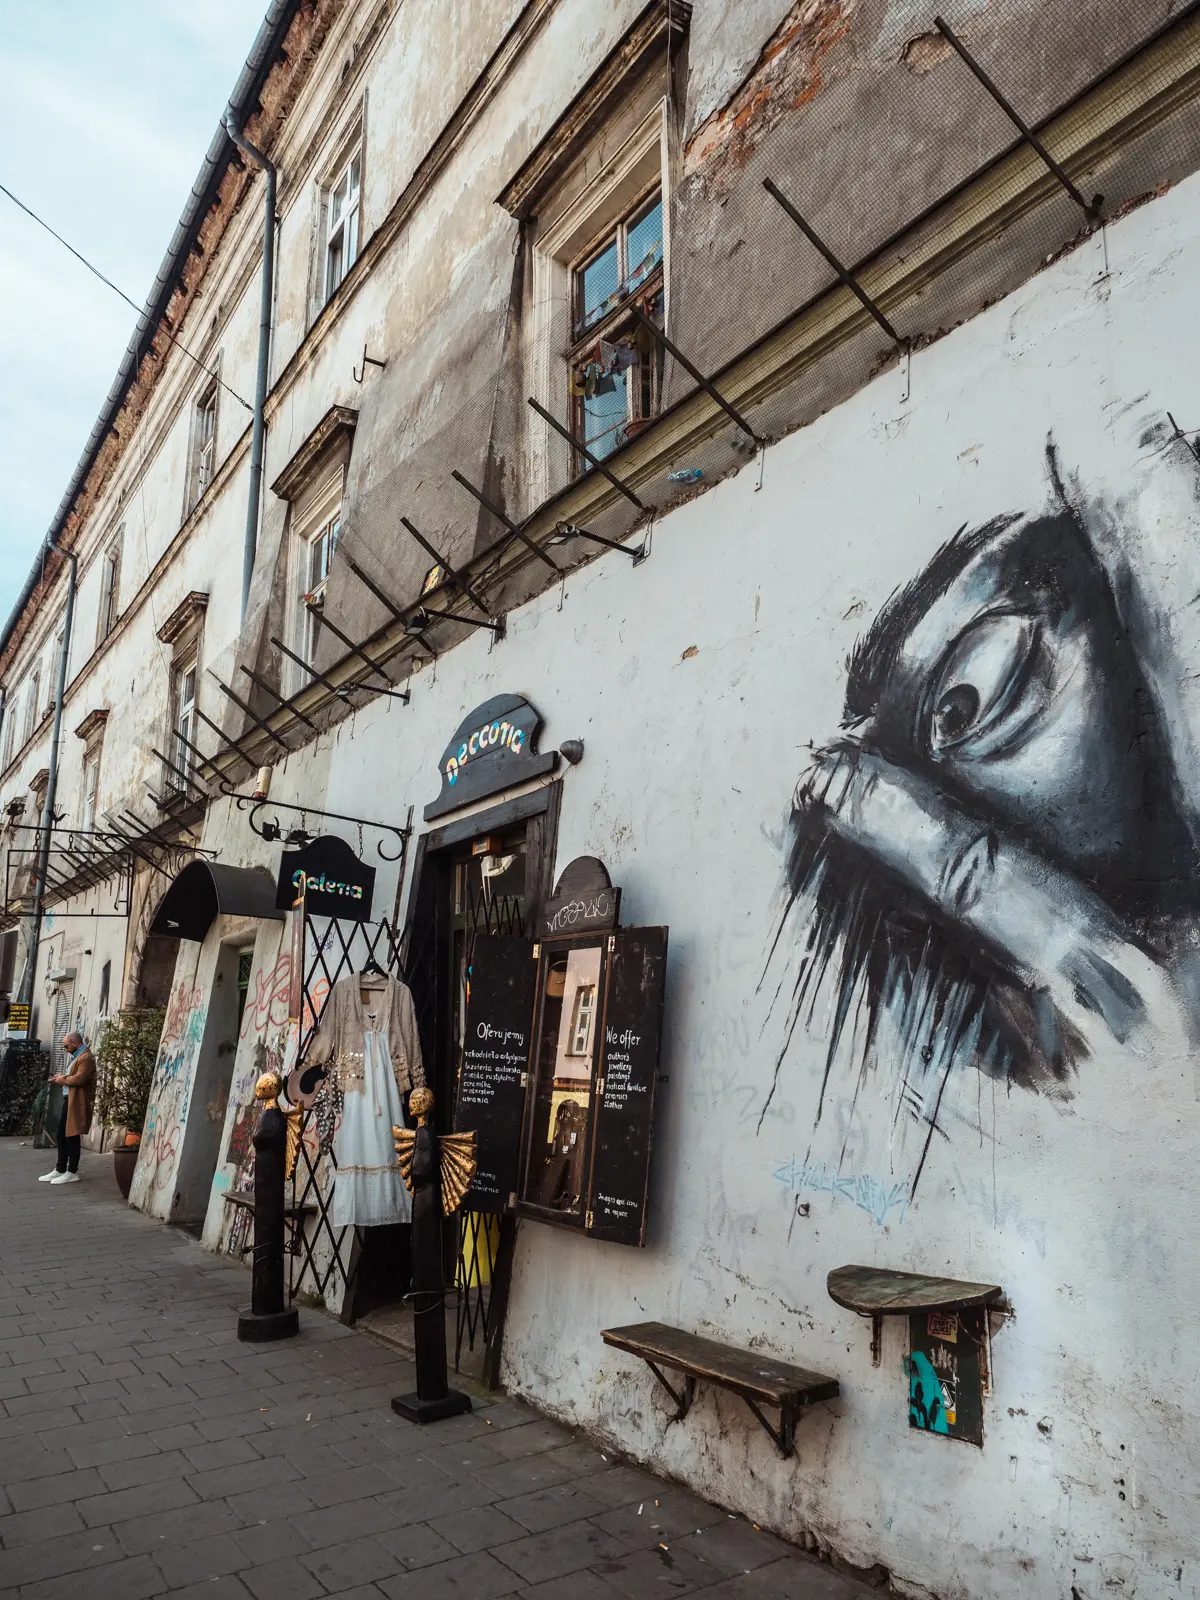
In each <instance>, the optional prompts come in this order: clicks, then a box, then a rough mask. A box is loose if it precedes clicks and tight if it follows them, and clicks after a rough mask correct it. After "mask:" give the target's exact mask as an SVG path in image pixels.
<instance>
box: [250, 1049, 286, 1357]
mask: <svg viewBox="0 0 1200 1600" xmlns="http://www.w3.org/2000/svg"><path fill="white" fill-rule="evenodd" d="M281 1087H282V1080H281V1079H280V1078H279V1076H278V1075H277V1074H276V1073H273V1072H264V1073H263V1075H262V1077H261V1078H260V1079H259V1080H258V1083H257V1085H256V1086H255V1090H254V1094H255V1098H256V1099H259V1100H263V1101H265V1102H266V1104H265V1105H264V1107H263V1112H262V1115H261V1116H260V1117H259V1119H258V1127H257V1128H256V1129H255V1130H254V1276H253V1278H252V1280H251V1286H250V1309H249V1311H243V1312H242V1314H241V1316H240V1317H239V1318H238V1338H239V1339H244V1340H247V1341H248V1342H250V1343H254V1344H265V1343H266V1342H267V1341H268V1340H270V1339H290V1338H291V1337H292V1336H293V1334H297V1333H299V1332H300V1314H299V1312H298V1311H297V1310H296V1308H295V1306H287V1305H285V1303H284V1291H283V1240H284V1225H283V1207H284V1199H283V1186H284V1173H285V1167H286V1165H287V1118H286V1117H285V1116H284V1114H283V1112H282V1111H281V1110H280V1109H279V1106H278V1104H277V1103H276V1100H277V1096H278V1094H279V1091H280V1089H281Z"/></svg>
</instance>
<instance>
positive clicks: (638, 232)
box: [570, 191, 663, 470]
mask: <svg viewBox="0 0 1200 1600" xmlns="http://www.w3.org/2000/svg"><path fill="white" fill-rule="evenodd" d="M662 263H663V206H662V193H661V191H658V192H656V193H654V194H652V195H651V196H649V197H648V198H647V199H645V200H643V201H642V203H641V204H640V205H639V206H637V207H636V209H635V210H633V211H631V212H630V213H629V214H628V215H627V216H626V217H624V218H623V219H622V220H621V221H620V222H619V223H617V225H616V226H615V227H614V228H613V229H612V231H611V232H610V233H609V234H608V235H607V236H606V237H605V238H604V239H603V240H602V241H601V243H600V244H599V245H597V246H595V247H594V248H593V249H592V251H591V252H590V253H589V254H588V256H586V257H585V258H584V260H583V261H582V262H581V263H579V264H578V265H577V266H576V267H575V268H574V269H573V270H572V273H571V280H572V282H571V294H572V307H571V313H572V336H573V339H574V345H573V347H572V350H571V355H570V365H571V380H570V388H571V394H572V397H573V399H574V408H575V414H574V418H573V423H574V426H573V430H572V431H573V432H574V433H575V436H576V437H577V438H578V439H580V440H581V441H582V443H584V444H585V445H586V446H587V447H588V449H589V450H590V451H591V453H592V454H593V455H595V456H607V455H610V454H611V453H612V452H613V451H614V450H615V449H617V447H618V446H619V445H622V444H624V443H625V441H626V439H628V438H632V436H633V434H634V432H635V431H637V426H638V424H639V423H644V422H645V421H646V420H647V419H649V418H650V417H652V416H653V415H654V413H655V411H656V410H657V408H658V402H659V390H660V387H661V380H662V365H663V364H662V351H661V346H659V344H658V342H657V341H656V340H655V339H654V338H653V336H652V335H651V334H649V333H648V332H647V331H646V330H645V329H642V328H639V327H638V326H637V325H636V324H635V323H634V320H633V317H632V314H631V311H630V307H631V306H632V305H634V304H636V305H638V306H640V307H641V309H642V311H643V312H644V313H645V314H646V315H647V316H648V317H649V318H650V319H651V321H653V322H656V323H658V324H659V325H660V326H661V324H662V321H663V275H662ZM577 465H578V468H579V470H582V469H584V468H585V467H586V466H587V461H586V458H584V457H583V456H582V455H581V456H580V459H579V462H578V464H577Z"/></svg>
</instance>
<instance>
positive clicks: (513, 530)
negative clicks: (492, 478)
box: [450, 467, 558, 577]
mask: <svg viewBox="0 0 1200 1600" xmlns="http://www.w3.org/2000/svg"><path fill="white" fill-rule="evenodd" d="M450 476H451V477H452V478H453V479H454V481H455V483H457V484H461V485H462V487H463V488H464V489H465V490H466V491H467V493H468V494H469V495H474V497H475V499H476V500H478V501H479V504H480V505H481V506H482V507H483V509H484V510H485V511H490V512H491V514H492V516H493V517H495V519H496V521H497V522H501V523H503V524H504V526H505V527H506V528H507V529H508V531H509V533H510V534H511V535H512V536H513V538H514V539H520V541H521V543H522V544H523V545H525V546H526V548H527V549H529V550H531V551H532V552H533V554H534V555H535V556H536V557H537V558H538V560H539V561H544V562H545V563H546V565H547V566H548V567H549V568H550V571H551V572H552V573H553V574H554V575H555V577H557V576H558V567H557V565H556V564H555V563H554V562H553V561H551V559H550V557H549V556H548V555H547V554H546V552H545V551H544V550H543V549H542V547H541V545H539V544H535V543H534V542H533V540H532V539H531V538H530V537H529V535H528V534H527V533H526V532H525V530H524V528H521V527H519V526H518V525H517V524H516V523H515V522H514V521H513V519H512V518H511V517H510V516H509V515H508V514H507V513H506V512H504V511H501V509H500V507H499V506H497V505H493V504H492V502H491V501H490V500H489V499H488V497H487V495H485V494H484V492H483V490H482V489H477V488H476V487H475V485H474V484H473V483H472V482H471V481H470V479H469V478H464V477H463V475H462V473H461V472H459V471H458V469H457V467H456V468H455V469H454V471H453V472H452V473H451V474H450Z"/></svg>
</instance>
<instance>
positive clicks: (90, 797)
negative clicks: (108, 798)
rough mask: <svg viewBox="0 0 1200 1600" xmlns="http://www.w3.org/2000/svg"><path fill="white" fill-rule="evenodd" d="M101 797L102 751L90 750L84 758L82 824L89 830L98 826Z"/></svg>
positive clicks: (85, 830) (85, 829)
mask: <svg viewBox="0 0 1200 1600" xmlns="http://www.w3.org/2000/svg"><path fill="white" fill-rule="evenodd" d="M99 799H100V751H99V750H98V749H96V750H89V751H88V752H87V754H86V755H85V756H84V758H83V820H82V822H81V823H80V826H81V827H82V828H83V830H84V832H85V833H87V832H89V831H90V830H91V829H92V828H94V827H95V826H96V808H97V805H98V803H99Z"/></svg>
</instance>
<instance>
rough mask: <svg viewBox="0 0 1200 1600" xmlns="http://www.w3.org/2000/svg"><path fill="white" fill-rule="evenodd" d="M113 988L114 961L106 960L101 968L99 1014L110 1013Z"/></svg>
mask: <svg viewBox="0 0 1200 1600" xmlns="http://www.w3.org/2000/svg"><path fill="white" fill-rule="evenodd" d="M111 989H112V962H111V961H106V962H105V963H104V965H103V966H102V967H101V968H100V1006H99V1014H100V1015H101V1016H102V1017H106V1016H107V1015H108V1002H109V995H110V992H111Z"/></svg>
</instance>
